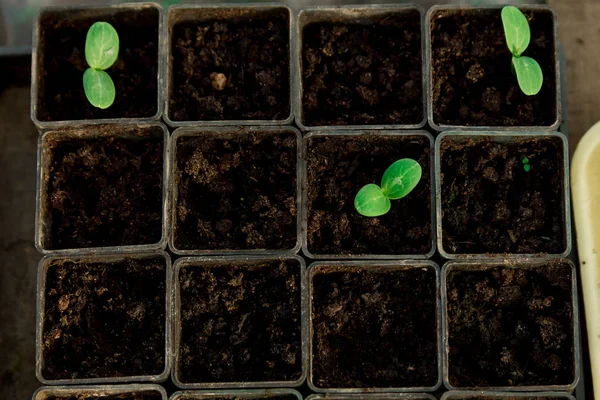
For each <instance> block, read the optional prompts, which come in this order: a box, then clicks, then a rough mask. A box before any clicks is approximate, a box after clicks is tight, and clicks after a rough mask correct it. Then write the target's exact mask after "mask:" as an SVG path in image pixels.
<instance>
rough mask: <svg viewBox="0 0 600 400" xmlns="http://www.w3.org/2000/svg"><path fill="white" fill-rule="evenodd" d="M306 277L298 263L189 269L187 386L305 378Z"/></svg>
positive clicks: (182, 354) (182, 356)
mask: <svg viewBox="0 0 600 400" xmlns="http://www.w3.org/2000/svg"><path fill="white" fill-rule="evenodd" d="M300 278H301V277H300V266H299V263H298V261H297V260H274V261H265V262H257V263H252V264H241V263H240V264H237V265H235V264H214V263H213V264H211V263H206V264H204V265H193V266H184V267H183V268H182V269H181V271H180V273H179V284H180V288H181V289H180V294H181V306H180V316H181V329H180V331H179V332H180V335H181V345H180V348H179V349H178V353H179V354H178V362H179V379H180V380H181V382H183V383H195V382H202V383H206V382H263V381H293V380H297V379H299V378H300V376H301V374H302V358H301V336H300V335H301V332H300V331H301V329H300V326H301V320H300V300H301V292H300Z"/></svg>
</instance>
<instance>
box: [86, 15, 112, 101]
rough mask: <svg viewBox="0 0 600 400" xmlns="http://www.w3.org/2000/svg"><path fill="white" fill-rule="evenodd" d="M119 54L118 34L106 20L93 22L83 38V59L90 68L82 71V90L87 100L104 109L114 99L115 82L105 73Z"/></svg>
mask: <svg viewBox="0 0 600 400" xmlns="http://www.w3.org/2000/svg"><path fill="white" fill-rule="evenodd" d="M118 56H119V35H118V34H117V31H116V30H115V28H113V26H112V25H111V24H109V23H108V22H94V24H93V25H92V26H91V27H90V29H89V30H88V33H87V36H86V38H85V60H86V61H87V63H88V65H89V66H90V68H88V69H86V70H85V72H84V73H83V90H84V91H85V96H86V97H87V99H88V101H89V102H90V103H91V104H92V105H93V106H94V107H97V108H101V109H105V108H108V107H110V106H111V105H112V103H113V102H114V101H115V84H114V83H113V80H112V79H111V77H110V76H109V75H108V74H107V73H106V71H105V70H106V69H108V68H110V67H111V66H112V65H113V64H114V63H115V61H117V57H118Z"/></svg>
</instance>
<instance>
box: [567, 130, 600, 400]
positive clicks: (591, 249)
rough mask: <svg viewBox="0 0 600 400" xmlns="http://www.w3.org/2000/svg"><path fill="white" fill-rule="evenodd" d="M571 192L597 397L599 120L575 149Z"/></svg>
mask: <svg viewBox="0 0 600 400" xmlns="http://www.w3.org/2000/svg"><path fill="white" fill-rule="evenodd" d="M571 193H572V196H573V210H574V215H575V229H576V231H577V248H578V252H579V267H580V271H581V286H582V288H583V303H584V308H585V319H586V323H587V334H588V343H589V351H590V361H591V364H592V381H593V383H594V397H595V398H596V399H600V122H598V123H596V125H594V126H593V127H591V128H590V130H589V131H587V133H586V134H585V135H584V136H583V138H582V139H581V141H580V142H579V145H578V146H577V150H575V155H574V156H573V161H572V164H571Z"/></svg>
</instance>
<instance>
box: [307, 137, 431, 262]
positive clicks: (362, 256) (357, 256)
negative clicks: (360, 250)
mask: <svg viewBox="0 0 600 400" xmlns="http://www.w3.org/2000/svg"><path fill="white" fill-rule="evenodd" d="M368 135H371V136H422V137H425V138H427V139H428V140H429V142H430V150H431V177H432V178H431V182H430V186H431V205H430V208H431V250H429V251H428V252H427V253H426V254H321V253H317V252H314V251H312V250H311V249H310V248H309V246H308V185H309V182H308V150H307V147H308V141H309V140H310V139H311V138H321V137H332V138H335V137H340V136H347V137H359V136H368ZM433 145H434V139H433V136H431V134H430V133H429V132H425V131H388V130H385V131H382V130H376V131H367V130H365V131H346V130H343V129H339V130H335V131H327V132H311V133H309V134H307V135H306V136H304V141H303V157H302V163H301V166H302V168H301V169H302V170H301V172H300V176H301V177H302V200H301V205H302V208H301V210H302V215H301V217H302V221H301V228H302V231H301V238H302V252H303V253H304V254H305V255H306V256H307V257H309V258H313V259H317V260H323V259H341V260H351V259H365V260H406V259H428V258H431V257H432V256H433V254H434V253H435V244H436V239H435V235H436V229H435V226H436V219H435V218H436V214H435V203H434V202H435V201H436V193H435V184H434V178H433V177H434V175H435V174H434V171H435V170H434V163H433V154H434V151H433V149H434V147H433Z"/></svg>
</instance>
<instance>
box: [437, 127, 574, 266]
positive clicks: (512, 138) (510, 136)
mask: <svg viewBox="0 0 600 400" xmlns="http://www.w3.org/2000/svg"><path fill="white" fill-rule="evenodd" d="M548 137H552V138H558V139H559V140H561V141H562V148H563V149H562V157H563V171H564V177H563V182H562V183H563V187H564V189H563V195H562V200H563V207H562V210H560V211H561V212H562V213H563V216H564V217H563V221H564V222H563V231H564V232H565V238H564V239H565V249H564V251H562V252H561V253H557V254H545V253H538V254H521V253H479V254H475V253H474V254H458V253H450V252H449V251H448V250H447V249H445V248H444V242H443V215H444V210H443V209H442V182H441V173H442V172H443V171H441V152H440V147H441V143H442V141H443V140H452V141H454V142H456V143H464V142H467V141H469V140H473V139H484V138H489V139H491V140H492V141H494V142H497V143H507V144H510V143H515V142H517V141H518V140H521V139H527V138H532V139H533V138H548ZM434 153H435V197H436V199H435V201H436V217H437V221H438V223H437V247H438V250H439V252H440V254H441V256H442V257H444V258H446V259H448V260H465V259H470V258H496V259H498V260H501V259H517V258H530V257H550V258H564V257H566V256H568V255H569V254H570V253H571V245H572V243H571V242H572V233H571V226H572V225H571V199H570V196H569V144H568V142H567V138H566V137H565V136H564V135H563V134H562V133H560V132H554V133H545V132H525V131H523V132H518V133H517V132H502V131H486V132H459V131H456V132H443V133H441V134H439V135H438V136H437V138H436V140H435V151H434ZM556 211H558V210H556Z"/></svg>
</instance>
